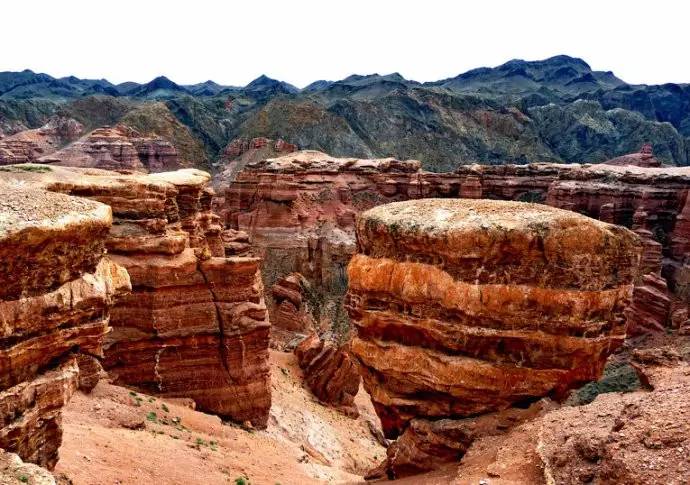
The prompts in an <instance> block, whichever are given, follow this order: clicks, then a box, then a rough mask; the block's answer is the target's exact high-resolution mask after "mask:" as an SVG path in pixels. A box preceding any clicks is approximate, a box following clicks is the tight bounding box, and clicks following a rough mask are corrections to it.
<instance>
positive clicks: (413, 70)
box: [0, 0, 690, 87]
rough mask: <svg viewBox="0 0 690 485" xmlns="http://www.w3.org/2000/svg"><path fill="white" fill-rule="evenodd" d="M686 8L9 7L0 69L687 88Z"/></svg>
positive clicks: (422, 4) (588, 4)
mask: <svg viewBox="0 0 690 485" xmlns="http://www.w3.org/2000/svg"><path fill="white" fill-rule="evenodd" d="M688 3H690V2H686V1H683V0H678V1H671V0H668V1H666V0H654V1H651V2H650V1H646V2H642V1H630V0H628V1H614V0H596V1H595V0H578V1H569V2H565V1H558V0H551V1H529V0H522V1H518V0H513V1H498V0H477V1H467V0H465V1H460V0H417V1H403V0H396V1H392V0H391V1H389V0H341V1H332V0H331V1H329V0H319V1H316V0H315V1H308V0H276V1H269V0H244V1H240V2H236V1H229V0H215V1H211V0H187V1H177V0H167V1H154V0H113V1H108V2H102V1H98V0H95V1H94V0H91V1H81V0H72V1H70V0H63V1H56V0H5V1H3V2H2V4H0V19H1V20H0V46H1V48H0V71H5V70H12V71H14V70H23V69H32V70H34V71H39V72H45V73H48V74H51V75H53V76H57V77H61V76H66V75H71V74H72V75H75V76H78V77H83V78H106V79H108V80H110V81H112V82H115V83H119V82H123V81H137V82H147V81H149V80H151V79H152V78H154V77H155V76H158V75H161V74H162V75H165V76H167V77H169V78H171V79H172V80H174V81H176V82H177V83H180V84H190V83H196V82H201V81H205V80H207V79H213V80H214V81H217V82H219V83H221V84H230V85H245V84H247V83H248V82H249V81H251V80H252V79H254V78H256V77H257V76H259V75H260V74H266V75H268V76H270V77H273V78H277V79H280V80H283V81H288V82H290V83H293V84H295V85H297V86H299V87H303V86H305V85H306V84H308V83H310V82H311V81H314V80H317V79H331V80H336V79H342V78H344V77H346V76H348V75H350V74H353V73H356V74H370V73H374V72H378V73H380V74H387V73H391V72H400V73H401V74H402V75H403V76H405V77H406V78H408V79H415V80H418V81H431V80H437V79H442V78H446V77H451V76H455V75H457V74H459V73H461V72H464V71H466V70H468V69H472V68H475V67H480V66H496V65H498V64H502V63H503V62H505V61H507V60H509V59H513V58H522V59H528V60H535V59H543V58H546V57H549V56H552V55H556V54H568V55H571V56H576V57H581V58H583V59H585V60H586V61H587V62H588V63H589V64H590V65H591V66H592V67H593V68H594V69H597V70H612V71H613V72H614V73H615V74H616V75H618V77H620V78H622V79H623V80H625V81H627V82H630V83H648V84H652V83H654V84H656V83H664V82H690V61H689V60H688V46H689V45H690V34H689V33H688V30H689V28H690V26H689V25H688V18H689V16H688V14H689V13H690V7H689V6H687V4H688Z"/></svg>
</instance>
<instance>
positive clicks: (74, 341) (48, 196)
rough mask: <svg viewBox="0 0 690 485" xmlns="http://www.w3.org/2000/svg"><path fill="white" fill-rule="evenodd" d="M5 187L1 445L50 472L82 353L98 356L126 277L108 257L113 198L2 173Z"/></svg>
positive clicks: (1, 198)
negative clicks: (61, 190)
mask: <svg viewBox="0 0 690 485" xmlns="http://www.w3.org/2000/svg"><path fill="white" fill-rule="evenodd" d="M3 175H6V174H3ZM0 194H1V195H0V288H2V289H1V290H0V341H1V342H0V343H1V345H0V448H3V449H5V450H8V451H11V452H14V453H17V454H18V455H19V456H20V457H21V458H22V459H23V460H26V461H30V462H33V463H37V464H39V465H41V466H44V467H46V468H49V469H51V468H52V467H54V466H55V464H56V462H57V459H58V448H59V446H60V443H61V439H62V438H61V437H62V428H61V417H60V416H61V410H62V407H63V406H64V405H65V404H66V403H67V401H68V400H69V399H70V396H71V395H72V394H73V392H74V391H75V389H76V388H77V385H78V382H79V380H80V379H81V375H80V368H79V367H78V366H77V359H87V358H94V357H102V355H103V343H104V339H105V335H106V334H107V333H108V331H109V329H110V328H109V319H110V309H111V307H112V305H113V303H114V300H115V298H116V297H117V296H119V295H121V294H123V293H125V292H127V291H129V289H130V288H131V287H130V280H129V276H128V275H127V272H126V271H125V270H124V268H122V267H120V266H118V265H117V264H115V263H113V262H112V261H111V260H110V259H108V258H105V257H103V256H104V254H105V241H106V238H107V235H108V230H109V228H110V224H111V222H112V216H111V210H110V208H109V207H108V206H107V205H104V204H100V203H97V202H94V201H89V200H84V199H79V198H76V197H69V196H67V195H63V194H56V193H51V192H47V191H45V190H41V189H39V188H29V187H27V186H26V184H22V183H17V182H16V181H9V180H8V179H7V178H6V177H4V176H3V177H2V178H0ZM87 356H88V357H87ZM93 379H97V377H96V376H92V377H91V380H93Z"/></svg>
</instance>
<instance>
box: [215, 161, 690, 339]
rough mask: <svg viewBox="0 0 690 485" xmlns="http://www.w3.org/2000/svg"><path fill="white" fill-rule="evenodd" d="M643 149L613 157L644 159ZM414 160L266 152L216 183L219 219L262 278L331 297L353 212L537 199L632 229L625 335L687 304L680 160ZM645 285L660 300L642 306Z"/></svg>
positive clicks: (337, 290)
mask: <svg viewBox="0 0 690 485" xmlns="http://www.w3.org/2000/svg"><path fill="white" fill-rule="evenodd" d="M646 151H647V149H646V148H645V149H643V151H641V153H638V154H633V155H630V156H629V157H628V158H625V157H624V158H622V159H621V160H622V161H621V163H622V162H623V161H625V160H628V161H630V160H631V159H632V162H631V163H633V162H635V159H637V158H645V159H646V158H647V156H648V155H649V154H648V153H646ZM635 163H636V162H635ZM419 167H420V163H419V162H416V161H398V160H394V159H382V160H358V159H339V158H333V157H330V156H328V155H325V154H322V153H318V152H312V151H302V152H297V153H294V154H289V155H286V156H283V157H280V158H276V159H265V160H262V161H259V162H252V163H248V164H247V165H246V167H245V168H244V170H242V171H241V172H240V173H239V174H238V175H237V177H236V179H235V181H234V182H232V183H230V184H228V185H227V186H223V184H220V185H221V186H222V187H223V188H221V191H223V192H224V194H225V198H224V199H223V202H222V205H220V206H219V213H221V214H222V216H223V220H224V222H225V224H226V227H229V228H232V229H241V230H243V231H246V232H247V233H248V234H249V236H250V237H251V239H252V241H253V243H254V244H255V246H256V248H257V251H258V252H260V253H261V254H262V255H263V256H264V257H265V260H266V264H264V268H263V275H264V280H265V282H266V283H267V285H269V286H270V285H272V284H274V283H275V282H276V281H278V280H279V279H280V278H282V277H285V276H286V275H288V274H289V273H291V272H299V273H300V274H302V275H304V277H305V278H306V279H307V280H308V281H309V282H311V283H312V284H313V285H314V286H315V287H316V288H318V289H323V290H324V292H325V294H326V295H327V296H328V298H331V299H332V298H338V295H340V294H342V290H341V288H343V287H344V284H345V279H346V278H345V274H344V267H345V266H346V264H347V261H349V259H350V258H351V257H352V255H353V254H354V252H355V244H354V218H355V216H356V214H358V213H360V212H362V211H363V210H366V209H369V208H371V207H374V206H377V205H380V204H384V203H388V202H394V201H402V200H410V199H419V198H427V197H436V198H458V197H461V198H485V199H498V200H519V201H526V202H542V203H546V204H549V205H553V206H555V207H560V208H564V209H569V210H573V211H576V212H580V213H583V214H585V215H588V216H590V217H593V218H596V219H601V220H603V221H605V222H612V223H615V224H619V225H623V226H625V227H628V228H630V229H633V230H634V231H635V232H637V233H638V234H639V235H640V237H641V238H642V240H643V242H644V246H645V250H644V256H643V261H642V268H643V270H642V272H641V274H640V276H639V278H638V284H639V286H640V288H641V290H640V291H637V292H636V297H635V301H637V304H635V305H634V306H633V308H632V311H631V312H629V315H631V316H632V315H634V314H635V313H637V314H638V317H637V319H636V321H633V322H632V323H631V330H632V333H637V332H638V330H636V329H639V332H647V331H650V330H651V329H655V328H659V326H664V325H666V323H665V322H668V321H669V319H668V314H667V310H668V303H669V302H670V300H674V299H681V300H682V301H684V302H686V303H687V302H690V296H688V295H690V290H688V288H690V262H688V256H690V244H689V243H688V241H690V224H688V223H686V221H687V220H690V201H688V192H689V190H690V169H688V168H673V167H663V168H644V167H637V166H634V165H621V164H620V163H618V162H617V164H616V165H606V164H598V165H577V164H573V165H560V164H530V165H500V166H486V165H471V166H462V167H459V168H458V169H457V170H456V171H455V172H452V173H430V172H424V171H422V170H420V168H419ZM686 212H687V214H686ZM644 275H650V277H649V278H647V279H646V280H645V279H644V278H643V276H644ZM651 275H655V276H651ZM660 278H662V279H663V280H665V281H666V284H667V286H668V292H665V290H664V289H663V284H664V283H663V282H662V280H661V279H660ZM652 281H653V284H652V283H646V282H652ZM650 292H652V293H654V294H656V296H655V298H656V297H661V302H660V303H659V302H658V303H657V304H655V305H653V306H650V305H649V302H650V299H649V296H650ZM664 293H666V294H665V296H664ZM637 309H639V312H638V311H637ZM648 318H651V319H652V320H651V322H649V323H645V322H646V320H647V319H648ZM643 320H644V321H643Z"/></svg>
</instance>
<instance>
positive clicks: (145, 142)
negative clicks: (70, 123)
mask: <svg viewBox="0 0 690 485" xmlns="http://www.w3.org/2000/svg"><path fill="white" fill-rule="evenodd" d="M38 161H40V162H41V163H50V164H56V165H64V166H70V167H91V168H102V169H107V170H133V171H139V172H163V171H167V170H176V169H178V168H181V163H180V160H179V159H178V154H177V150H176V149H175V147H174V146H173V145H172V144H171V143H170V142H169V141H167V140H164V139H163V138H160V137H146V136H143V135H142V134H140V133H139V132H137V131H136V130H134V129H133V128H130V127H128V126H125V125H117V126H114V127H110V126H104V127H102V128H98V129H96V130H94V131H92V132H91V133H89V134H87V135H86V136H84V137H83V138H81V139H79V140H77V141H76V142H74V143H72V144H70V145H68V146H66V147H65V148H63V149H62V150H59V151H56V152H54V153H51V154H50V155H46V156H43V157H40V158H39V160H38Z"/></svg>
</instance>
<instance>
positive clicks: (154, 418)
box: [146, 411, 158, 423]
mask: <svg viewBox="0 0 690 485" xmlns="http://www.w3.org/2000/svg"><path fill="white" fill-rule="evenodd" d="M146 420H147V421H150V422H152V423H157V422H158V415H156V412H155V411H150V412H149V413H148V414H147V415H146Z"/></svg>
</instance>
